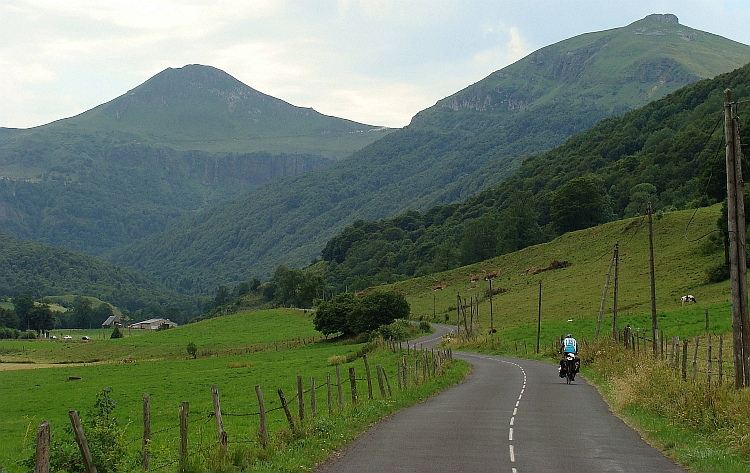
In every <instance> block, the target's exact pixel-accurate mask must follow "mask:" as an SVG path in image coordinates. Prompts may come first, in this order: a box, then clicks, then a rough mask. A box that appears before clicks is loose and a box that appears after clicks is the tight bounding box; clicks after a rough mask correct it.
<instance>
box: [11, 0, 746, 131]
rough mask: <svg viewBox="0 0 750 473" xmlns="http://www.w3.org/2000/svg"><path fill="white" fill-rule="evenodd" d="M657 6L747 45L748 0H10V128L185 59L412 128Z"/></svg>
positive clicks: (310, 103)
mask: <svg viewBox="0 0 750 473" xmlns="http://www.w3.org/2000/svg"><path fill="white" fill-rule="evenodd" d="M652 13H672V14H675V15H677V17H678V18H679V20H680V23H681V24H683V25H686V26H689V27H692V28H695V29H699V30H703V31H707V32H710V33H714V34H718V35H721V36H724V37H726V38H729V39H732V40H734V41H738V42H740V43H744V44H750V28H748V25H750V1H747V0H727V1H720V0H705V1H700V0H669V1H660V0H627V1H617V2H615V1H605V2H602V1H601V0H596V1H593V0H592V1H589V0H463V1H462V0H412V1H407V0H401V1H397V0H307V1H305V0H288V1H287V0H112V1H98V0H0V127H12V128H29V127H33V126H38V125H42V124H45V123H49V122H51V121H54V120H58V119H61V118H66V117H70V116H74V115H77V114H79V113H81V112H84V111H86V110H88V109H91V108H93V107H95V106H97V105H99V104H101V103H104V102H107V101H109V100H112V99H114V98H116V97H118V96H120V95H122V94H124V93H126V92H127V91H128V90H130V89H133V88H135V87H137V86H138V85H140V84H141V83H143V82H145V81H146V80H147V79H148V78H150V77H152V76H153V75H155V74H157V73H158V72H160V71H162V70H164V69H166V68H168V67H173V68H177V67H182V66H184V65H187V64H204V65H210V66H214V67H217V68H219V69H222V70H224V71H225V72H227V73H229V74H231V75H232V76H234V77H235V78H237V79H239V80H240V81H242V82H244V83H245V84H247V85H249V86H250V87H252V88H254V89H256V90H259V91H261V92H263V93H266V94H269V95H272V96H274V97H277V98H280V99H282V100H285V101H287V102H289V103H291V104H294V105H297V106H301V107H312V108H314V109H315V110H317V111H318V112H321V113H324V114H326V115H333V116H337V117H341V118H347V119H350V120H354V121H357V122H361V123H367V124H371V125H380V126H389V127H403V126H405V125H408V124H409V122H410V120H411V117H412V116H414V115H415V114H416V113H417V112H419V111H420V110H423V109H425V108H427V107H430V106H432V105H434V104H435V102H437V101H438V100H440V99H442V98H444V97H447V96H449V95H451V94H453V93H455V92H457V91H459V90H461V89H463V88H465V87H467V86H468V85H470V84H473V83H475V82H477V81H479V80H481V79H482V78H484V77H486V76H487V75H489V74H491V73H492V72H494V71H496V70H498V69H502V68H503V67H505V66H507V65H509V64H511V63H513V62H515V61H517V60H519V59H521V58H523V57H524V56H526V55H527V54H529V53H531V52H533V51H535V50H537V49H539V48H542V47H544V46H547V45H549V44H553V43H556V42H558V41H562V40H564V39H567V38H570V37H572V36H576V35H579V34H583V33H587V32H592V31H601V30H607V29H611V28H617V27H621V26H626V25H628V24H629V23H632V22H634V21H637V20H639V19H642V18H643V17H645V16H647V15H649V14H652Z"/></svg>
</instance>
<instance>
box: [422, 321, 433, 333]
mask: <svg viewBox="0 0 750 473" xmlns="http://www.w3.org/2000/svg"><path fill="white" fill-rule="evenodd" d="M431 328H432V326H431V325H430V323H429V322H427V321H426V320H423V321H421V322H419V330H421V331H423V332H429V331H430V329H431Z"/></svg>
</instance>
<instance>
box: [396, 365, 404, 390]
mask: <svg viewBox="0 0 750 473" xmlns="http://www.w3.org/2000/svg"><path fill="white" fill-rule="evenodd" d="M396 378H397V379H398V388H399V389H403V387H401V362H400V361H399V362H397V363H396Z"/></svg>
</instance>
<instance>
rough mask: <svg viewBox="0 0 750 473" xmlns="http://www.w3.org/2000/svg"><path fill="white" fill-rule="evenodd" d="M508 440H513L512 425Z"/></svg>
mask: <svg viewBox="0 0 750 473" xmlns="http://www.w3.org/2000/svg"><path fill="white" fill-rule="evenodd" d="M508 441H510V442H512V441H513V427H511V428H510V432H508Z"/></svg>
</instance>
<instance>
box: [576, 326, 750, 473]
mask: <svg viewBox="0 0 750 473" xmlns="http://www.w3.org/2000/svg"><path fill="white" fill-rule="evenodd" d="M581 355H582V359H583V366H585V367H586V368H585V369H584V370H583V371H584V374H585V375H586V377H587V379H589V380H590V381H592V382H593V383H594V384H595V385H596V386H597V387H598V388H599V389H600V391H601V392H602V394H603V395H604V398H605V399H606V400H607V402H608V403H609V405H610V406H611V408H612V410H613V412H615V413H616V414H617V415H618V416H620V417H622V418H623V419H624V420H625V421H626V422H627V423H628V424H629V425H630V426H632V427H633V428H635V429H636V430H637V431H638V432H639V433H640V434H641V435H642V436H643V437H644V439H646V440H647V441H648V442H649V443H651V444H652V445H654V446H655V447H656V448H658V449H659V450H661V451H663V452H664V453H665V454H666V455H667V456H669V457H670V458H672V459H674V460H675V461H676V462H677V463H679V464H681V465H683V466H686V467H688V468H689V469H690V471H695V472H741V471H742V472H746V471H750V411H748V409H747V406H748V404H749V403H750V392H749V391H748V390H740V391H736V390H734V389H733V386H732V381H731V380H729V382H727V381H726V380H725V382H724V383H723V384H722V385H721V386H718V385H717V384H716V377H714V378H713V381H712V384H711V385H710V386H709V384H708V383H707V381H706V378H705V374H704V373H700V376H698V377H697V378H696V380H695V381H693V380H692V376H691V375H690V374H688V376H687V379H686V380H683V379H682V375H681V373H680V371H679V370H676V369H672V368H670V366H669V363H668V361H656V362H655V361H654V360H653V358H651V357H643V356H636V355H634V354H633V353H632V352H631V351H627V350H624V349H623V348H621V347H619V346H615V345H614V344H613V343H612V342H611V341H609V340H606V341H602V342H600V343H598V344H596V345H592V346H590V347H587V348H585V349H584V350H582V351H581Z"/></svg>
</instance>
